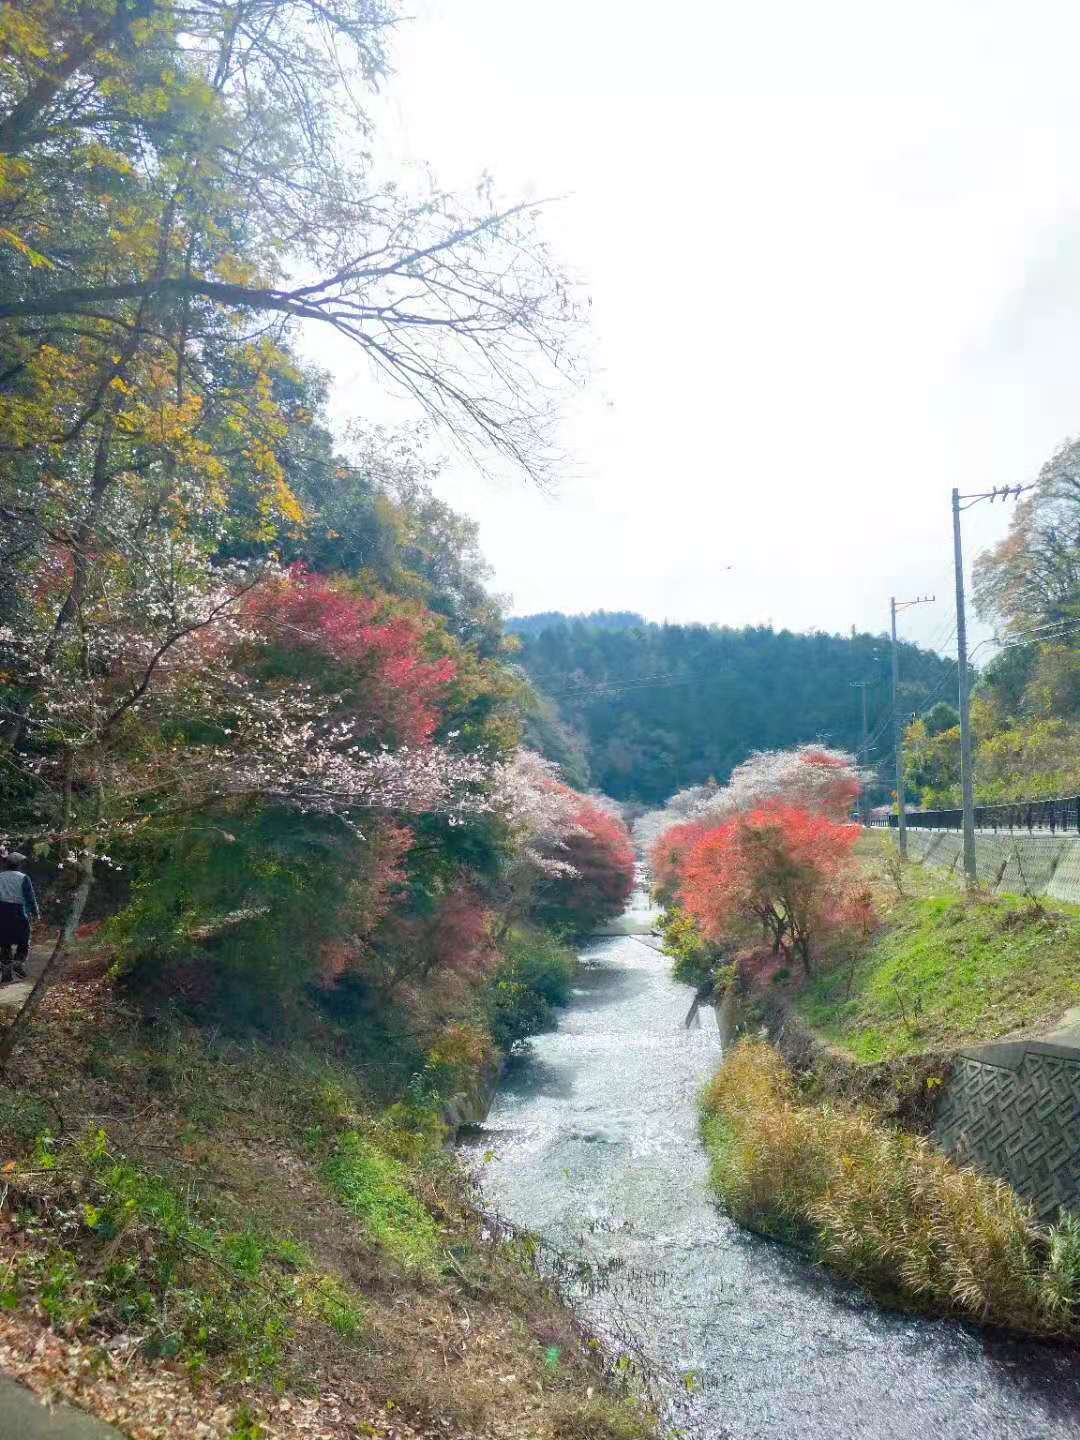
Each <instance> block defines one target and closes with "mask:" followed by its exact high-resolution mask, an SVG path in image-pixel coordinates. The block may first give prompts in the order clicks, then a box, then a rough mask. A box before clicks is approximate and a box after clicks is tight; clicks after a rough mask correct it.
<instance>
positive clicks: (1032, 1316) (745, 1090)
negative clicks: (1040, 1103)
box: [701, 1041, 1080, 1336]
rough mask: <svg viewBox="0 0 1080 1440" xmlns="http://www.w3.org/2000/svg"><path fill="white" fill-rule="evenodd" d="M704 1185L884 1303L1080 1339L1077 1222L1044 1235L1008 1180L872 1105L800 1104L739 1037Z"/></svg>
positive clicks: (719, 1079) (755, 1046) (726, 1068)
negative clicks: (953, 1155)
mask: <svg viewBox="0 0 1080 1440" xmlns="http://www.w3.org/2000/svg"><path fill="white" fill-rule="evenodd" d="M701 1122H702V1134H703V1138H704V1141H705V1145H706V1148H707V1150H708V1153H709V1157H710V1162H711V1165H710V1183H711V1185H712V1188H713V1190H714V1191H715V1193H716V1195H717V1196H718V1198H719V1199H720V1200H721V1201H722V1202H723V1203H724V1205H725V1206H726V1208H727V1209H728V1210H729V1212H730V1213H731V1215H732V1217H733V1218H734V1219H735V1220H737V1221H738V1222H739V1223H741V1224H744V1225H747V1226H748V1227H750V1228H752V1229H756V1230H759V1231H762V1232H763V1233H766V1234H770V1235H774V1236H776V1237H778V1238H781V1239H784V1240H787V1241H791V1242H795V1243H798V1244H801V1245H804V1246H806V1247H807V1248H809V1249H810V1250H811V1251H812V1252H813V1253H814V1254H815V1255H816V1256H817V1258H818V1259H820V1260H821V1261H823V1262H824V1263H826V1264H827V1265H829V1266H830V1267H832V1268H833V1269H835V1270H837V1271H838V1272H839V1273H840V1274H842V1275H844V1276H846V1277H848V1278H849V1279H851V1280H854V1281H856V1282H857V1283H858V1284H860V1285H862V1286H864V1287H865V1288H866V1289H867V1290H869V1291H870V1292H871V1293H873V1294H874V1295H876V1296H877V1297H878V1298H879V1299H882V1300H884V1301H886V1302H889V1303H893V1304H897V1305H902V1306H906V1307H910V1308H915V1309H921V1310H928V1311H931V1312H934V1313H950V1314H954V1315H958V1316H961V1317H963V1318H965V1319H969V1320H974V1321H978V1322H980V1323H984V1324H994V1325H1000V1326H1005V1327H1009V1328H1011V1329H1016V1330H1024V1331H1028V1332H1030V1333H1032V1334H1037V1335H1067V1336H1078V1335H1080V1220H1077V1219H1076V1218H1069V1217H1064V1218H1063V1219H1062V1221H1061V1223H1060V1224H1059V1225H1057V1226H1055V1227H1053V1228H1052V1229H1050V1230H1049V1231H1044V1230H1040V1229H1039V1228H1038V1226H1037V1225H1036V1222H1035V1217H1034V1214H1033V1212H1032V1211H1031V1209H1030V1207H1029V1206H1028V1205H1027V1204H1026V1203H1025V1202H1024V1201H1022V1200H1021V1199H1020V1197H1019V1196H1018V1195H1017V1194H1016V1193H1015V1191H1013V1190H1012V1189H1010V1187H1009V1186H1008V1185H1006V1184H1005V1183H1004V1182H1003V1181H1000V1180H992V1179H989V1178H987V1177H985V1176H982V1175H978V1174H976V1173H975V1172H974V1171H972V1170H969V1169H964V1168H961V1167H959V1166H957V1165H956V1164H954V1163H953V1162H952V1161H951V1160H949V1159H948V1158H947V1157H946V1156H944V1155H943V1154H941V1153H940V1152H938V1151H937V1150H935V1149H934V1147H933V1146H932V1145H931V1144H930V1143H929V1142H928V1141H927V1140H925V1139H923V1138H922V1137H920V1136H916V1135H911V1134H907V1133H904V1132H901V1131H898V1130H892V1129H890V1128H889V1127H887V1126H886V1125H884V1124H882V1123H881V1122H880V1121H878V1120H876V1119H875V1118H874V1117H872V1116H871V1115H870V1114H869V1113H867V1112H865V1111H861V1110H856V1109H852V1108H849V1107H847V1106H842V1105H833V1104H817V1105H808V1104H802V1103H800V1102H799V1099H798V1097H797V1095H796V1092H795V1089H794V1085H793V1081H792V1077H791V1075H790V1072H789V1071H788V1070H787V1067H786V1066H785V1065H784V1062H783V1060H782V1059H781V1058H780V1056H779V1055H778V1053H777V1052H776V1051H775V1050H774V1049H773V1048H772V1047H771V1046H770V1045H768V1044H766V1043H765V1042H763V1041H743V1042H742V1043H741V1044H740V1045H738V1046H737V1047H736V1048H735V1049H734V1050H733V1051H732V1052H731V1054H730V1055H729V1056H728V1058H727V1059H726V1060H725V1061H724V1063H723V1064H722V1065H721V1067H720V1069H719V1071H718V1072H717V1074H716V1076H715V1077H714V1079H713V1080H712V1082H711V1083H710V1084H709V1086H708V1087H707V1089H706V1091H705V1093H704V1095H703V1097H702V1107H701Z"/></svg>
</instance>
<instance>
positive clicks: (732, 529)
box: [324, 0, 1080, 657]
mask: <svg viewBox="0 0 1080 1440" xmlns="http://www.w3.org/2000/svg"><path fill="white" fill-rule="evenodd" d="M408 8H409V11H410V14H411V16H412V17H413V18H411V19H410V20H409V21H407V22H406V23H404V24H403V25H402V26H401V27H400V29H399V31H398V34H397V37H396V39H395V42H394V47H393V58H394V65H395V70H396V73H395V75H394V77H393V78H392V79H391V81H390V82H389V84H388V85H387V87H386V91H385V95H384V98H383V99H382V101H381V102H380V106H379V120H380V127H381V131H382V134H383V142H382V143H384V144H389V145H390V146H392V147H393V150H394V152H395V153H396V154H398V155H399V156H400V157H401V158H402V161H403V162H404V163H406V164H408V163H417V162H421V161H423V162H426V163H428V164H430V165H431V167H432V168H433V169H434V171H435V173H436V174H437V176H438V178H439V180H440V181H441V183H443V184H444V185H447V186H460V187H462V188H466V189H471V188H472V187H473V186H474V185H475V183H476V180H477V177H478V176H479V175H480V174H481V173H483V172H489V173H490V174H491V175H493V176H494V178H495V182H496V185H497V187H498V190H499V192H500V193H501V195H503V196H504V197H505V198H506V199H508V200H516V199H518V198H536V197H541V196H548V195H556V196H560V197H562V198H561V199H560V200H559V201H558V202H557V203H554V204H552V205H550V206H547V207H545V211H544V218H543V222H542V223H543V228H544V232H545V235H546V236H547V238H548V239H549V241H550V243H551V246H552V248H553V249H554V251H555V253H556V255H557V256H558V257H559V259H560V260H561V261H562V262H563V263H564V264H565V266H566V267H567V268H568V269H569V270H570V271H571V273H572V274H573V275H574V276H575V277H576V278H577V279H578V280H579V281H580V283H581V285H582V286H583V287H584V289H585V291H586V292H587V294H588V296H589V299H590V302H591V306H590V315H591V327H590V334H589V336H588V339H587V348H588V357H589V367H590V377H591V378H590V380H589V383H588V385H587V386H586V387H585V388H584V389H583V390H581V391H580V392H579V393H577V394H576V395H575V396H574V397H572V399H571V401H570V403H569V405H568V407H567V410H566V414H565V417H564V420H563V423H562V427H561V432H560V444H561V449H562V451H563V452H564V454H565V455H566V465H565V467H564V471H563V473H562V475H561V477H560V479H559V483H558V485H557V487H556V489H555V490H554V491H553V492H552V493H548V494H545V493H541V492H540V491H538V490H537V489H536V488H535V487H533V486H531V485H530V484H529V482H528V481H526V480H523V479H522V478H520V477H516V476H513V475H495V476H490V475H483V474H481V473H478V472H477V471H476V470H475V469H474V468H473V467H472V466H470V465H469V464H468V463H467V462H465V461H464V460H462V459H460V458H457V457H455V458H452V459H451V460H450V462H449V463H448V465H447V468H446V471H445V473H444V475H443V477H442V479H441V480H440V482H439V486H440V490H441V493H442V494H443V495H444V497H445V498H447V499H448V500H450V501H451V503H453V504H454V505H455V506H456V507H457V508H459V509H461V510H464V511H465V512H466V513H468V514H470V515H472V516H473V517H475V518H476V519H477V520H478V522H479V525H480V536H481V542H482V545H483V548H484V550H485V553H486V555H487V556H488V558H489V560H490V562H491V564H492V566H493V568H494V578H493V585H494V588H495V589H496V590H498V591H499V592H501V593H503V594H505V595H508V596H509V597H510V600H511V606H512V610H513V612H514V613H517V614H524V613H529V612H532V611H537V610H549V609H559V610H565V611H570V612H576V611H586V610H592V609H600V608H603V609H608V610H613V609H632V610H637V611H640V612H642V613H643V614H645V615H646V616H647V617H648V618H650V619H656V620H663V619H668V620H679V621H687V620H698V621H706V622H713V621H715V622H719V623H724V624H731V625H743V624H758V623H766V622H771V623H772V624H773V625H774V626H776V627H778V628H779V627H783V626H786V627H789V628H791V629H796V630H807V629H820V630H825V631H833V632H835V631H847V630H849V629H850V628H851V626H853V625H854V626H856V627H857V628H859V629H868V630H871V631H880V630H883V629H885V628H887V626H888V621H889V599H890V596H892V595H896V596H898V597H899V598H901V599H909V598H912V597H914V596H916V595H920V594H935V595H936V597H937V598H936V602H935V603H934V604H933V605H926V606H921V607H918V608H915V609H912V610H910V611H907V612H905V613H904V615H903V616H902V617H901V633H902V634H904V635H905V636H907V637H908V638H911V639H914V640H918V641H920V642H921V643H924V644H933V645H936V646H938V647H940V648H943V649H945V650H949V649H950V646H951V644H952V639H951V634H952V631H953V628H954V621H955V609H954V598H953V582H952V530H951V518H950V491H951V488H952V487H953V486H954V485H956V486H959V487H960V489H961V490H962V491H965V492H966V491H981V490H987V489H990V488H991V487H993V486H995V485H1004V484H1016V483H1018V482H1024V481H1028V480H1030V479H1032V478H1034V476H1035V474H1036V473H1037V471H1038V468H1039V466H1040V465H1041V464H1042V463H1043V461H1044V460H1046V459H1047V458H1048V456H1049V455H1050V454H1051V453H1052V452H1053V450H1054V449H1055V448H1056V446H1057V445H1058V444H1059V443H1060V442H1061V441H1062V440H1064V439H1065V438H1066V437H1067V436H1069V435H1072V434H1076V433H1078V432H1080V370H1078V366H1077V363H1076V356H1077V349H1078V345H1077V341H1078V339H1080V107H1077V105H1076V101H1075V88H1076V82H1075V65H1076V56H1077V54H1078V53H1080V7H1078V6H1076V5H1075V4H1070V3H1066V0H1062V3H1057V0H1054V3H1051V0H1028V3H1027V4H1025V5H1023V6H1019V5H1017V4H1015V3H1014V0H1009V3H1000V0H933V3H924V0H909V3H908V4H907V5H906V6H903V7H897V6H886V5H883V4H873V3H870V4H868V3H866V0H817V3H816V4H814V5H807V4H806V3H805V0H763V3H760V4H756V5H748V4H746V3H745V0H740V3H738V4H734V3H728V0H715V3H710V4H704V3H696V0H695V3H691V0H670V3H668V4H667V5H665V6H660V7H658V6H656V5H655V4H649V5H645V4H641V3H638V0H619V3H616V0H547V3H546V4H545V5H543V6H538V5H525V4H523V3H520V0H414V3H413V4H411V5H410V6H409V7H408ZM326 353H329V352H325V353H324V359H325V358H326ZM330 363H331V368H332V370H333V374H334V378H335V400H334V407H335V412H336V413H338V414H348V413H349V412H350V407H351V408H352V409H353V410H355V408H356V403H357V402H356V397H358V396H359V395H361V394H362V393H366V391H367V387H366V385H364V384H363V383H362V381H361V379H360V377H359V375H358V373H357V366H358V365H359V363H360V362H359V361H358V359H357V358H356V357H355V356H353V355H349V354H345V353H342V354H340V355H338V354H337V353H336V352H335V353H333V355H332V358H331V360H330ZM1007 520H1008V515H1007V513H1006V507H1005V506H1004V505H1002V504H1000V503H998V504H995V505H990V504H988V503H984V504H982V505H980V506H978V507H976V508H975V509H973V510H972V511H971V512H970V513H967V514H965V516H964V535H965V549H966V554H967V557H968V559H969V560H970V558H972V557H973V556H974V554H975V553H976V552H977V551H978V549H979V548H980V547H982V546H985V545H987V544H990V543H993V541H994V540H996V539H997V538H999V537H1000V536H1001V535H1002V534H1003V533H1004V530H1005V526H1006V524H1007ZM973 629H974V638H975V640H976V641H978V640H979V639H981V638H983V637H985V636H986V635H987V634H988V633H989V632H988V631H987V629H986V628H985V627H983V626H981V625H979V624H978V622H975V623H974V626H973ZM983 653H984V657H985V654H987V653H989V652H986V651H984V652H983Z"/></svg>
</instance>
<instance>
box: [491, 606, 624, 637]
mask: <svg viewBox="0 0 1080 1440" xmlns="http://www.w3.org/2000/svg"><path fill="white" fill-rule="evenodd" d="M574 621H577V622H580V623H582V624H584V625H592V626H594V627H595V628H596V629H598V630H633V629H635V628H637V627H638V626H643V625H646V624H648V623H649V622H648V621H647V620H646V619H645V616H644V615H639V614H638V613H637V611H636V610H590V611H588V613H584V612H583V613H582V614H580V615H566V614H564V613H563V611H561V610H541V611H539V612H538V613H537V614H536V615H511V616H510V617H509V618H508V619H507V620H506V622H505V624H506V628H507V630H509V631H510V632H511V634H513V635H538V634H539V633H540V631H541V630H548V629H550V628H551V627H552V626H553V625H569V624H570V623H571V622H574Z"/></svg>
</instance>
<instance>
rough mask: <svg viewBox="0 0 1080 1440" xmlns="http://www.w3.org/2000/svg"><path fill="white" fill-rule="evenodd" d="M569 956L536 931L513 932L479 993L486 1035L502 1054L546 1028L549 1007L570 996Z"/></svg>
mask: <svg viewBox="0 0 1080 1440" xmlns="http://www.w3.org/2000/svg"><path fill="white" fill-rule="evenodd" d="M573 973H574V956H573V953H572V952H571V951H570V950H569V949H567V947H566V946H565V945H562V944H560V943H559V941H558V940H556V939H555V937H554V936H552V935H550V934H548V933H547V932H545V931H542V930H519V931H515V932H513V933H512V934H511V935H510V936H509V938H508V940H507V942H506V955H505V958H504V960H503V961H502V963H501V964H500V965H499V967H498V969H497V970H496V971H495V973H494V975H493V976H492V978H491V980H490V981H489V983H488V986H487V988H486V990H485V991H484V993H483V994H482V996H481V1009H482V1013H483V1016H484V1020H485V1023H486V1025H487V1027H488V1029H489V1030H490V1032H491V1036H492V1039H493V1040H494V1041H495V1044H496V1045H498V1047H499V1049H500V1050H502V1051H504V1052H505V1053H506V1054H510V1053H511V1051H514V1050H517V1049H519V1048H520V1047H521V1046H522V1045H523V1044H524V1043H525V1041H526V1040H527V1039H528V1038H529V1036H530V1035H537V1034H540V1033H541V1032H542V1031H544V1030H550V1029H552V1028H553V1026H554V1024H555V1010H556V1008H557V1007H558V1006H561V1005H565V1004H566V1003H567V1001H568V1000H569V999H570V979H571V976H572V975H573Z"/></svg>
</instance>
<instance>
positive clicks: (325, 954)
mask: <svg viewBox="0 0 1080 1440" xmlns="http://www.w3.org/2000/svg"><path fill="white" fill-rule="evenodd" d="M366 833H367V835H368V844H367V848H366V850H365V852H364V862H363V868H362V870H361V871H360V872H359V873H358V874H357V875H356V876H354V877H353V879H352V881H351V882H350V883H349V885H348V887H347V889H346V891H345V894H344V896H343V904H342V920H343V922H344V923H345V924H346V925H347V931H346V933H345V934H343V935H342V936H340V937H339V938H338V939H335V940H330V941H327V942H326V944H324V945H323V946H322V948H321V950H320V952H319V981H320V983H321V984H322V985H324V986H330V985H333V984H334V982H335V981H337V980H339V979H340V978H341V976H342V975H345V974H347V973H348V972H349V971H350V970H358V969H360V968H361V967H362V964H363V957H364V953H365V950H366V948H367V946H368V945H369V943H370V941H371V937H372V935H373V934H374V932H375V929H376V927H377V926H378V925H379V924H380V923H381V922H382V921H383V920H384V919H385V918H386V916H387V915H388V914H389V913H390V910H391V909H392V907H393V905H394V903H395V901H396V900H397V899H398V897H399V895H400V891H401V887H402V885H404V883H405V880H406V872H405V857H406V855H407V854H408V853H409V850H410V849H411V847H412V843H413V833H412V831H411V830H410V829H409V828H408V826H406V825H396V824H394V823H393V822H392V821H390V820H376V819H374V818H373V819H372V820H370V821H369V823H368V825H367V827H366Z"/></svg>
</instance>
